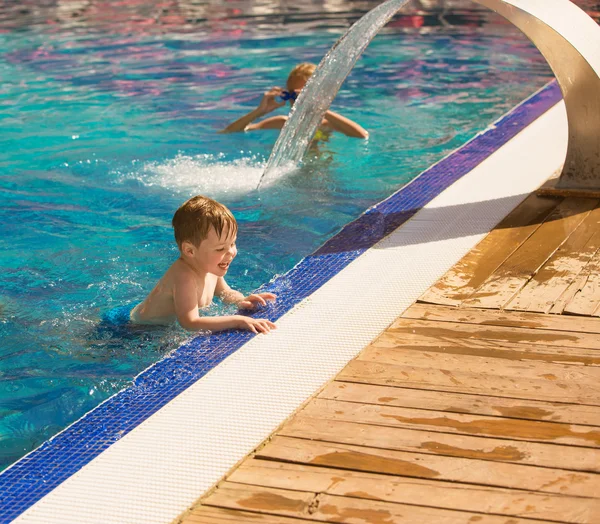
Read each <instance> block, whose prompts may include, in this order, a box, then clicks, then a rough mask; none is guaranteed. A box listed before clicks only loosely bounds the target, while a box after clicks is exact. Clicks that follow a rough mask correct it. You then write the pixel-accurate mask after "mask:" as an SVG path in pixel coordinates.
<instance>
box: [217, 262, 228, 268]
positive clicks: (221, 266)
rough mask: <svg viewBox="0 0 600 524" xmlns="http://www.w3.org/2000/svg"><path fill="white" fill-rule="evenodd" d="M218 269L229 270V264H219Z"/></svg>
mask: <svg viewBox="0 0 600 524" xmlns="http://www.w3.org/2000/svg"><path fill="white" fill-rule="evenodd" d="M219 267H220V268H221V269H228V268H229V262H228V263H227V264H219Z"/></svg>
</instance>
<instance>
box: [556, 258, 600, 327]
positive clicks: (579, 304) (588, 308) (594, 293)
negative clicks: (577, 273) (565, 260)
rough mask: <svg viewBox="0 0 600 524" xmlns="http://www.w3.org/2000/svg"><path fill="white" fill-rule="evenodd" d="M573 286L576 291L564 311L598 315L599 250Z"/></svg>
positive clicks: (599, 285) (599, 305)
mask: <svg viewBox="0 0 600 524" xmlns="http://www.w3.org/2000/svg"><path fill="white" fill-rule="evenodd" d="M575 286H576V292H575V294H574V295H573V298H572V299H571V300H570V301H569V303H568V304H567V305H566V307H565V309H564V312H565V313H570V314H574V315H594V316H600V252H596V254H595V256H594V258H593V259H592V260H591V262H590V263H589V264H588V266H587V267H586V268H585V270H584V272H583V275H582V277H581V279H579V280H578V281H576V283H575Z"/></svg>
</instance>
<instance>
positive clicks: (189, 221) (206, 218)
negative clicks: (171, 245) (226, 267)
mask: <svg viewBox="0 0 600 524" xmlns="http://www.w3.org/2000/svg"><path fill="white" fill-rule="evenodd" d="M172 224H173V230H174V231H175V242H177V246H179V249H181V245H182V244H183V243H184V242H185V241H188V242H191V243H192V244H193V245H194V246H196V247H198V246H199V245H200V242H202V241H203V240H204V239H205V238H206V237H207V236H208V232H209V230H210V228H211V227H214V228H215V231H216V232H217V235H218V236H219V237H220V236H221V235H222V234H223V232H224V231H225V230H227V235H233V234H235V233H237V229H238V227H237V222H236V220H235V218H234V216H233V215H232V213H231V211H229V209H227V208H226V207H225V206H224V205H223V204H220V203H219V202H217V201H216V200H213V199H212V198H208V197H205V196H202V195H198V196H195V197H192V198H190V199H189V200H187V201H186V202H184V203H183V204H182V205H181V206H180V207H179V209H178V210H177V211H175V214H174V215H173V221H172Z"/></svg>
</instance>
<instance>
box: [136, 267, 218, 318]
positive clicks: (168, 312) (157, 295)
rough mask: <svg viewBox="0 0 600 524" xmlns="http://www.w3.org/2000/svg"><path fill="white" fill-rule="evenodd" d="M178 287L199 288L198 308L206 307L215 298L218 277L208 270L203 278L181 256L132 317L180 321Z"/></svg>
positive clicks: (197, 292)
mask: <svg viewBox="0 0 600 524" xmlns="http://www.w3.org/2000/svg"><path fill="white" fill-rule="evenodd" d="M202 280H203V281H202ZM178 286H180V288H181V286H183V289H185V288H188V289H195V291H196V297H197V302H198V308H200V309H202V308H205V307H208V306H210V304H211V303H212V301H213V298H214V295H215V288H216V286H217V277H216V276H215V275H212V274H210V273H207V274H206V275H205V276H204V279H201V278H200V277H199V276H198V275H197V274H196V273H195V272H194V270H193V269H192V268H190V267H188V266H186V264H185V262H183V261H182V260H181V259H178V260H176V261H175V262H174V263H173V264H172V265H171V267H170V268H169V269H168V270H167V272H166V273H165V274H164V275H163V277H162V278H161V279H160V280H159V281H158V283H157V284H156V286H154V289H153V290H152V291H151V292H150V294H149V295H148V296H147V297H146V300H144V301H143V302H142V303H141V304H138V305H137V306H136V307H135V308H134V309H133V311H132V312H131V319H132V320H133V321H134V322H135V323H137V324H169V323H171V322H173V321H175V320H177V312H176V310H175V296H176V295H177V294H178V293H177V287H178Z"/></svg>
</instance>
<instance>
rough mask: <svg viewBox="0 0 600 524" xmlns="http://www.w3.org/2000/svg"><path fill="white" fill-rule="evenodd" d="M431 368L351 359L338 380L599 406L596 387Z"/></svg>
mask: <svg viewBox="0 0 600 524" xmlns="http://www.w3.org/2000/svg"><path fill="white" fill-rule="evenodd" d="M432 355H440V353H432ZM463 358H464V357H463ZM430 366H434V367H433V368H430V369H427V368H424V367H414V366H408V365H394V364H389V363H380V362H368V361H365V360H354V361H352V362H350V363H349V364H348V365H347V366H346V367H345V368H344V369H343V370H342V371H341V372H340V374H339V375H338V380H343V381H346V382H359V383H363V384H379V385H383V386H398V387H408V388H414V389H434V390H436V391H450V392H456V393H471V394H482V395H493V396H498V397H509V398H513V399H525V400H530V399H531V400H541V401H544V402H565V403H569V402H570V403H574V404H585V405H591V406H598V405H600V396H599V395H598V392H597V389H598V385H596V387H595V391H592V392H590V391H589V389H588V387H587V386H585V387H584V386H581V385H580V384H577V383H571V382H569V383H564V382H557V381H553V380H552V379H551V377H550V378H549V379H535V378H529V377H521V378H519V379H518V380H517V379H516V378H507V377H504V376H502V375H495V374H493V373H490V372H489V370H487V369H486V367H485V365H484V366H482V370H479V371H473V370H470V371H464V370H463V369H462V368H461V365H460V364H458V365H456V366H453V369H446V368H445V367H442V368H441V369H440V366H438V365H436V363H435V361H434V360H432V361H431V363H430Z"/></svg>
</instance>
